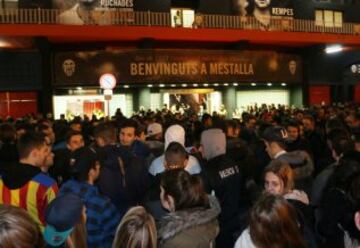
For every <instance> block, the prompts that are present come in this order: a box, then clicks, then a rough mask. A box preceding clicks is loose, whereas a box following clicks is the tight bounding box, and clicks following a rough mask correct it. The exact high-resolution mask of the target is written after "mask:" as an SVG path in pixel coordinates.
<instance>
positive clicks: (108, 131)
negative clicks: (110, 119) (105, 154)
mask: <svg viewBox="0 0 360 248" xmlns="http://www.w3.org/2000/svg"><path fill="white" fill-rule="evenodd" d="M94 137H95V141H96V144H97V145H98V146H100V147H103V146H106V145H110V144H114V143H116V128H115V126H114V125H113V124H112V123H101V124H99V125H97V126H96V127H95V130H94Z"/></svg>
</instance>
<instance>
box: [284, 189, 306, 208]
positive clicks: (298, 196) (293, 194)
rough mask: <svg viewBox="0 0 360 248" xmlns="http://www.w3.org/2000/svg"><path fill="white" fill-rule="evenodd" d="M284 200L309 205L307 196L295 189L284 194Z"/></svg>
mask: <svg viewBox="0 0 360 248" xmlns="http://www.w3.org/2000/svg"><path fill="white" fill-rule="evenodd" d="M284 198H285V199H289V200H297V201H300V202H302V203H304V204H306V205H309V202H310V201H309V197H308V195H307V194H306V193H305V192H304V191H302V190H297V189H294V190H292V191H290V192H289V193H287V194H285V195H284Z"/></svg>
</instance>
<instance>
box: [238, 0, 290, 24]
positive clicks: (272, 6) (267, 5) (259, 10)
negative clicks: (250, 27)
mask: <svg viewBox="0 0 360 248" xmlns="http://www.w3.org/2000/svg"><path fill="white" fill-rule="evenodd" d="M233 8H234V12H235V13H236V14H238V15H240V16H242V17H254V18H255V20H256V21H257V22H258V24H259V25H260V27H261V28H262V29H266V30H269V29H271V21H272V20H274V19H275V20H276V19H279V18H281V19H284V18H286V19H293V18H294V7H293V4H292V1H290V0H284V1H280V0H233Z"/></svg>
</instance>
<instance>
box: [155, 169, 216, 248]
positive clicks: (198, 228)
mask: <svg viewBox="0 0 360 248" xmlns="http://www.w3.org/2000/svg"><path fill="white" fill-rule="evenodd" d="M160 188H161V194H160V198H161V203H162V206H163V207H164V208H165V209H167V210H168V211H169V213H168V214H166V215H165V216H163V217H162V218H161V220H160V223H159V228H158V236H159V247H184V248H185V247H199V248H202V247H204V248H205V247H206V248H208V247H211V245H213V244H214V242H215V238H216V236H217V235H218V232H219V226H218V222H217V216H218V214H219V213H220V207H219V203H218V202H217V200H216V198H215V197H211V196H208V195H207V194H206V193H205V191H204V188H203V185H202V181H201V179H200V178H199V177H197V176H192V175H190V174H189V173H188V172H187V171H185V170H169V171H166V172H164V174H163V176H162V178H161V183H160Z"/></svg>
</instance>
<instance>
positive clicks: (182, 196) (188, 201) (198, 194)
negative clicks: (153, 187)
mask: <svg viewBox="0 0 360 248" xmlns="http://www.w3.org/2000/svg"><path fill="white" fill-rule="evenodd" d="M160 189H161V193H160V199H161V204H162V205H163V207H164V208H165V209H167V210H168V211H170V212H175V211H179V210H183V209H189V208H194V207H205V208H208V207H209V199H208V197H207V195H206V193H205V191H204V187H203V184H202V181H201V178H200V177H198V176H193V175H190V174H189V172H187V171H185V170H182V169H177V170H168V171H165V172H164V173H163V175H162V177H161V183H160Z"/></svg>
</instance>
